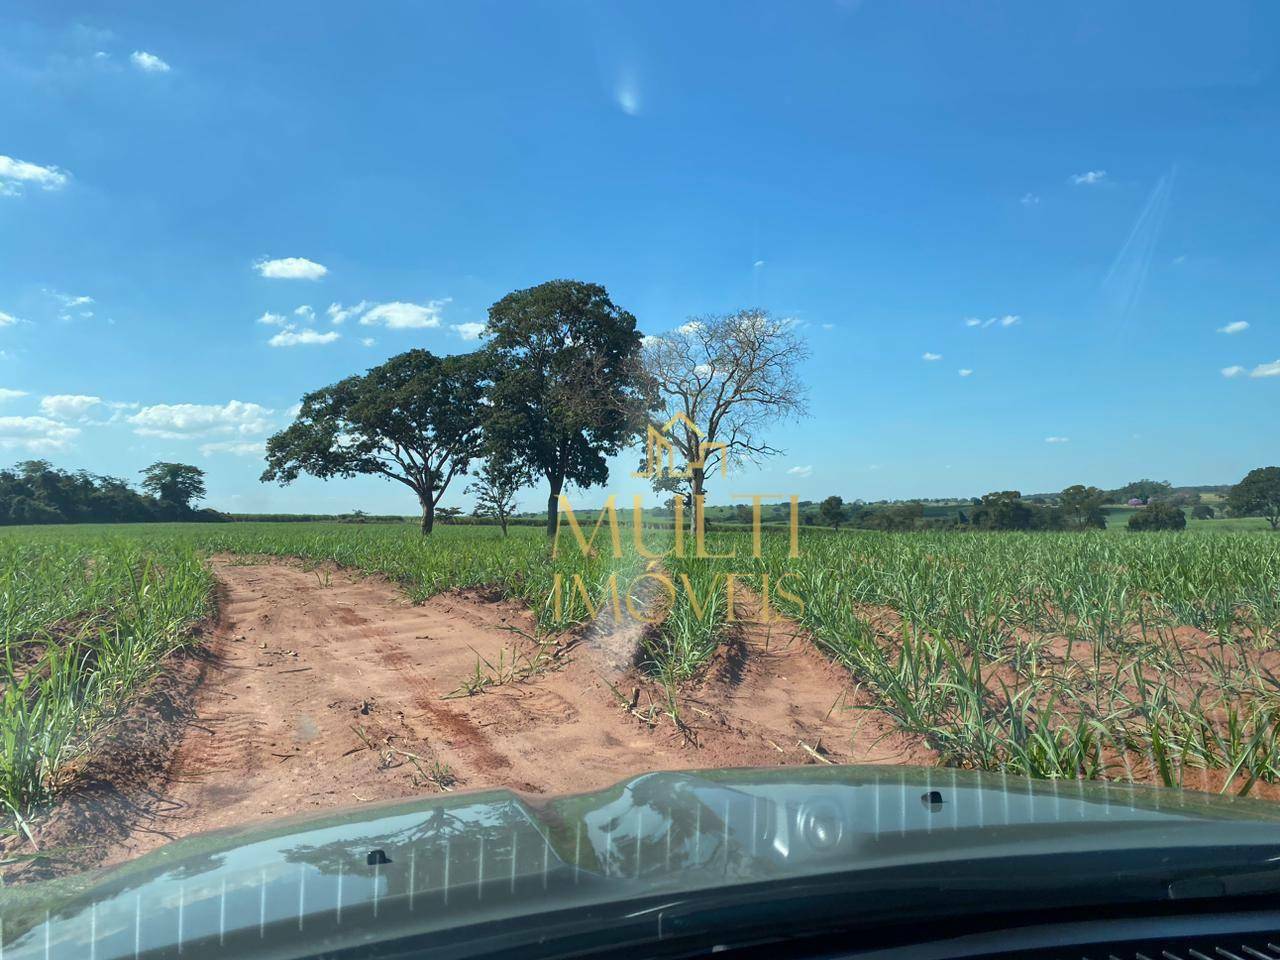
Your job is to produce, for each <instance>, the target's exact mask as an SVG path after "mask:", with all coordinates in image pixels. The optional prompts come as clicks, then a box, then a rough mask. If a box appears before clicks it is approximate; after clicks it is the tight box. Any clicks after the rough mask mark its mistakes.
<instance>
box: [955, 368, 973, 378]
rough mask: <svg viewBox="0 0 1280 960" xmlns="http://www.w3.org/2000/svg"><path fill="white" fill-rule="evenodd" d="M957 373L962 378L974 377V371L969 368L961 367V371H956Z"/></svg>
mask: <svg viewBox="0 0 1280 960" xmlns="http://www.w3.org/2000/svg"><path fill="white" fill-rule="evenodd" d="M956 373H958V374H960V376H962V377H972V376H973V371H972V370H970V369H969V368H968V367H961V368H960V369H959V370H957V371H956Z"/></svg>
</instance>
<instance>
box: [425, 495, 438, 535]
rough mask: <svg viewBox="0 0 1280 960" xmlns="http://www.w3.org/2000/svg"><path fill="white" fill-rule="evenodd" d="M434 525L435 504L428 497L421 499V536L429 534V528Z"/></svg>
mask: <svg viewBox="0 0 1280 960" xmlns="http://www.w3.org/2000/svg"><path fill="white" fill-rule="evenodd" d="M435 523H436V502H435V501H434V500H432V499H431V498H430V497H424V498H423V499H422V535H423V536H424V537H425V536H426V535H427V534H429V533H430V532H431V528H432V527H434V526H435Z"/></svg>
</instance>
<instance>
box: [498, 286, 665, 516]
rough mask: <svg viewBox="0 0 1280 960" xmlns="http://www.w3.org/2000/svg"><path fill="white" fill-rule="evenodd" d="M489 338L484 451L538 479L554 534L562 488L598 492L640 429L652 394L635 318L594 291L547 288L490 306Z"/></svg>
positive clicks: (601, 292) (515, 294)
mask: <svg viewBox="0 0 1280 960" xmlns="http://www.w3.org/2000/svg"><path fill="white" fill-rule="evenodd" d="M488 331H489V334H490V341H489V345H488V352H489V353H490V355H491V356H492V357H493V360H494V366H493V375H494V381H493V388H492V391H491V393H490V400H491V404H492V405H491V406H490V407H489V408H488V410H487V416H486V424H485V429H486V433H487V434H488V444H489V448H490V449H491V450H492V451H493V452H494V453H495V455H496V456H499V457H504V458H507V459H509V460H513V461H518V462H520V463H523V464H524V465H525V466H527V467H528V468H529V470H530V471H531V472H532V473H534V474H536V475H538V476H541V477H544V478H546V481H547V484H548V487H549V492H548V496H547V533H548V535H554V534H555V531H556V525H557V520H558V517H559V498H560V493H561V491H562V489H563V488H564V485H565V484H566V483H572V484H575V485H577V486H580V487H590V486H594V485H596V484H602V483H605V482H606V481H607V480H608V479H609V465H608V459H607V458H608V457H610V456H612V455H613V454H616V453H618V452H619V451H620V450H622V448H623V447H625V446H626V445H627V444H628V443H630V442H631V441H632V440H633V439H634V438H635V437H636V435H637V434H638V433H639V432H640V431H642V430H643V429H644V413H645V410H646V409H647V407H648V406H649V405H650V404H651V402H652V401H651V399H650V398H651V395H652V391H651V390H650V389H649V388H648V384H647V381H646V379H645V375H644V370H643V368H642V366H641V363H640V346H641V337H640V332H639V330H637V329H636V318H635V317H633V316H632V315H631V314H630V313H628V312H627V311H626V310H623V309H622V308H621V307H619V306H618V305H617V304H615V303H614V302H613V301H612V300H610V299H609V294H608V292H607V291H606V290H605V288H604V287H602V286H600V285H599V284H594V283H583V282H581V281H578V280H551V281H548V282H546V283H542V284H539V285H538V286H536V287H530V288H529V289H527V290H516V291H514V292H513V293H509V294H507V295H506V296H505V297H503V298H502V299H501V300H499V301H498V302H497V303H495V304H494V305H493V306H491V307H490V308H489V323H488Z"/></svg>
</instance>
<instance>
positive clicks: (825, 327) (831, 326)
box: [822, 323, 836, 330]
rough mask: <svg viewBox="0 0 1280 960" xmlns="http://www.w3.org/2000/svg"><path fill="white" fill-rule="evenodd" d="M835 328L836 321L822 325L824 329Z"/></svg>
mask: <svg viewBox="0 0 1280 960" xmlns="http://www.w3.org/2000/svg"><path fill="white" fill-rule="evenodd" d="M835 328H836V325H835V324H834V323H824V324H823V325H822V329H823V330H834V329H835Z"/></svg>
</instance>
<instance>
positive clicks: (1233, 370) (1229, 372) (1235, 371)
mask: <svg viewBox="0 0 1280 960" xmlns="http://www.w3.org/2000/svg"><path fill="white" fill-rule="evenodd" d="M1242 373H1244V367H1242V366H1239V365H1238V364H1236V365H1232V366H1230V367H1223V368H1222V375H1223V376H1224V377H1227V378H1230V377H1238V376H1240V374H1242Z"/></svg>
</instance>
